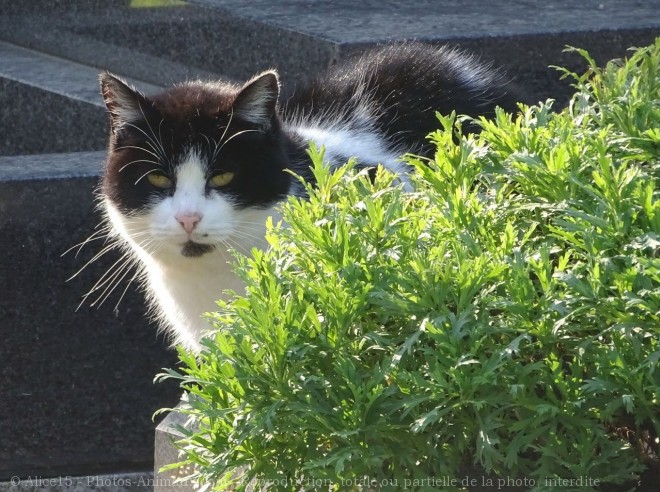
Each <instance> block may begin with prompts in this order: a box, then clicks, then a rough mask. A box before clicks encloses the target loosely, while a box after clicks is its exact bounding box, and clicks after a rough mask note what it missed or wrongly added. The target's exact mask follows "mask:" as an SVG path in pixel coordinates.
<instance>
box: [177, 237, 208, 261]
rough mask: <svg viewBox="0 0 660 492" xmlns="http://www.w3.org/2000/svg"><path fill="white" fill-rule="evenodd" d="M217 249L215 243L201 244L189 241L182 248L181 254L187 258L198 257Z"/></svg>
mask: <svg viewBox="0 0 660 492" xmlns="http://www.w3.org/2000/svg"><path fill="white" fill-rule="evenodd" d="M214 249H215V246H214V245H213V244H201V243H196V242H194V241H188V242H186V243H185V244H184V245H183V248H181V254H182V255H183V256H185V257H187V258H197V257H199V256H203V255H205V254H206V253H210V252H211V251H213V250H214Z"/></svg>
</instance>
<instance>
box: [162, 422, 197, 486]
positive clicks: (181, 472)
mask: <svg viewBox="0 0 660 492" xmlns="http://www.w3.org/2000/svg"><path fill="white" fill-rule="evenodd" d="M186 422H187V417H186V416H185V415H183V414H181V413H177V412H176V411H174V412H170V413H168V414H167V416H166V417H165V418H164V419H163V420H162V421H161V423H160V424H158V426H157V427H156V433H155V443H154V478H155V479H156V480H155V483H154V492H192V491H193V490H195V488H194V486H193V484H192V483H189V482H188V481H186V480H184V478H185V476H186V475H187V474H188V473H189V470H187V469H186V468H183V467H182V468H177V469H174V470H168V471H161V468H163V467H164V466H166V465H170V464H173V463H178V462H179V461H181V458H180V457H179V452H178V450H177V448H176V446H175V445H174V441H176V440H177V439H179V438H181V437H182V434H181V432H180V431H179V430H178V429H177V427H178V426H181V427H186V425H187V424H186Z"/></svg>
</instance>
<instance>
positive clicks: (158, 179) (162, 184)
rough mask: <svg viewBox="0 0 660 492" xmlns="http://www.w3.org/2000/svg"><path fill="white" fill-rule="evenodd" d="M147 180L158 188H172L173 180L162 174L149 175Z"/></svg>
mask: <svg viewBox="0 0 660 492" xmlns="http://www.w3.org/2000/svg"><path fill="white" fill-rule="evenodd" d="M147 180H148V181H149V183H151V184H152V185H153V186H155V187H156V188H162V189H167V188H171V187H172V180H171V179H170V178H168V177H167V176H165V175H164V174H161V173H149V174H147Z"/></svg>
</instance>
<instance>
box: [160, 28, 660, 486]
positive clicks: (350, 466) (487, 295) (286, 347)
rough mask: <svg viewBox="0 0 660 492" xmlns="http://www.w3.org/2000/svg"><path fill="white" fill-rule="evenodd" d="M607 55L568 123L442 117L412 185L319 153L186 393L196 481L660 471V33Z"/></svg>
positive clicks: (193, 368) (247, 271) (432, 480)
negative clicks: (333, 168) (336, 164)
mask: <svg viewBox="0 0 660 492" xmlns="http://www.w3.org/2000/svg"><path fill="white" fill-rule="evenodd" d="M584 55H585V57H586V58H587V60H589V62H590V64H591V68H590V70H589V72H588V73H587V74H586V75H584V76H579V77H578V76H575V75H573V74H567V75H570V76H572V77H575V83H576V87H577V93H576V95H575V97H574V98H573V99H572V102H571V105H570V107H569V108H567V109H566V110H564V111H562V112H560V113H554V112H552V111H551V104H550V103H546V104H541V105H539V106H538V107H531V108H527V107H524V108H522V109H523V111H522V114H521V115H520V116H519V117H516V118H512V116H511V115H508V114H505V113H503V112H500V113H498V114H497V117H496V119H495V120H494V121H487V120H481V121H480V125H481V127H482V129H483V130H482V132H481V134H480V135H479V136H467V137H463V138H461V137H459V132H460V124H461V122H460V120H458V119H456V118H455V117H454V116H451V117H440V122H441V124H442V127H443V129H442V130H440V131H438V132H437V133H435V134H433V135H432V139H433V141H434V142H435V143H436V144H437V153H436V156H435V159H434V160H433V161H432V162H426V161H422V160H420V159H416V158H414V157H408V162H410V163H411V164H412V165H414V166H415V168H416V169H417V173H413V175H412V177H411V185H410V188H412V191H411V190H404V189H403V188H404V187H403V186H402V185H401V184H400V183H398V182H397V180H396V178H395V177H394V176H393V175H391V174H389V173H387V172H385V171H383V170H380V171H379V172H378V173H377V176H376V178H375V181H374V182H371V181H370V180H369V177H368V176H367V175H366V174H365V173H364V172H357V171H355V170H354V169H353V168H352V167H351V166H350V164H349V165H348V166H347V167H344V168H342V169H340V170H339V171H337V172H335V173H334V174H330V173H329V172H328V171H327V170H326V169H325V168H324V167H323V166H322V164H321V163H322V155H321V153H320V152H318V151H316V150H315V149H312V150H311V155H312V156H313V157H314V162H315V169H314V172H315V174H316V177H317V178H318V188H316V189H310V190H309V191H310V195H311V196H310V199H309V200H298V199H291V200H289V202H288V203H286V204H285V205H284V206H283V213H284V219H285V221H286V223H288V224H289V227H288V228H280V227H277V226H276V227H274V228H273V229H272V230H271V232H270V233H269V237H268V239H269V242H270V244H271V249H270V250H269V251H267V252H261V251H254V252H253V258H250V259H247V258H241V259H240V267H239V271H240V272H241V275H242V276H243V278H244V280H245V281H246V283H247V290H248V295H247V296H246V297H239V298H237V299H236V300H235V301H234V302H232V303H230V304H225V305H222V307H221V311H220V313H217V314H215V315H214V316H213V319H214V322H215V325H216V327H217V329H218V331H217V334H216V335H215V338H214V339H211V340H206V341H205V343H204V346H205V351H204V352H203V353H202V354H201V355H200V356H199V357H198V358H195V357H194V356H193V355H190V354H187V353H185V352H183V351H182V352H181V353H180V356H181V360H182V361H183V363H184V366H183V367H182V368H181V369H180V371H179V372H177V371H173V370H169V371H167V376H165V377H175V378H179V379H181V384H182V386H183V388H185V389H186V391H187V392H188V399H187V400H188V401H187V406H186V407H185V409H184V410H182V411H183V412H184V413H187V414H190V415H191V416H192V418H193V420H194V422H195V423H196V426H197V427H196V430H194V431H185V430H184V431H185V433H186V436H185V437H184V438H183V439H182V440H181V441H180V442H179V446H180V449H181V450H182V451H183V453H184V460H185V462H186V463H188V464H194V465H196V467H197V472H196V475H195V477H196V479H198V480H200V481H201V482H209V483H214V484H215V485H216V486H217V487H218V488H222V487H224V486H226V485H227V484H229V483H231V482H235V485H236V487H237V490H245V488H246V486H247V485H248V482H249V481H250V480H254V481H253V482H252V483H253V484H255V483H256V484H257V485H264V484H268V483H270V485H271V486H272V489H273V490H292V491H293V490H300V489H301V488H303V489H305V490H322V489H323V490H328V488H329V485H330V487H331V489H332V490H346V489H354V490H357V489H363V490H366V489H368V486H372V487H373V488H376V489H380V490H401V489H404V488H407V489H410V490H465V489H468V488H478V487H476V486H486V487H489V486H491V487H492V488H493V489H494V488H495V487H498V486H499V488H500V489H502V488H505V487H506V486H509V485H522V486H523V488H524V489H533V490H551V489H552V490H573V489H576V490H590V489H598V487H599V486H600V487H601V488H602V487H603V486H608V487H610V489H611V487H612V486H613V484H622V485H621V486H622V487H628V488H630V487H634V486H635V485H636V483H637V481H638V480H639V477H640V476H643V473H649V470H651V471H653V470H655V473H657V470H658V462H657V459H658V455H659V454H660V453H659V449H658V448H659V444H658V437H659V436H660V370H658V368H657V363H658V359H660V339H659V335H660V203H659V202H658V195H659V190H658V179H659V174H658V173H659V170H660V72H659V68H658V67H659V63H660V38H659V39H658V40H657V41H656V43H655V45H653V46H651V47H649V48H646V49H642V50H638V51H636V52H635V53H634V55H633V56H632V57H631V58H630V59H629V60H627V61H625V62H619V63H614V62H611V63H609V64H608V65H607V67H605V68H604V69H599V68H597V67H596V65H595V64H594V63H593V62H592V61H591V60H590V59H589V57H588V55H586V53H584ZM489 480H490V482H489ZM606 488H607V487H606ZM615 488H616V487H615ZM608 490H609V489H608Z"/></svg>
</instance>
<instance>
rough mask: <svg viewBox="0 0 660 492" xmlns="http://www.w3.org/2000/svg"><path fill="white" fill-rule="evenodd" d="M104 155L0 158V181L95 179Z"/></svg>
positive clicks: (47, 155) (82, 153)
mask: <svg viewBox="0 0 660 492" xmlns="http://www.w3.org/2000/svg"><path fill="white" fill-rule="evenodd" d="M105 156H106V152H105V151H97V152H72V153H66V154H35V155H18V156H5V157H0V182H3V181H28V180H38V179H67V178H90V177H98V176H100V175H101V171H102V169H103V162H104V161H105Z"/></svg>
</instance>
